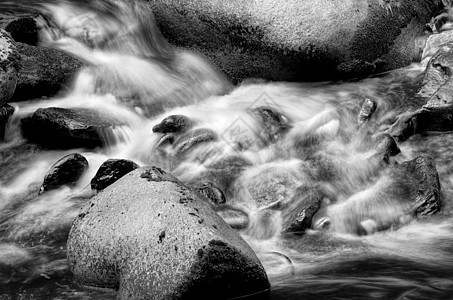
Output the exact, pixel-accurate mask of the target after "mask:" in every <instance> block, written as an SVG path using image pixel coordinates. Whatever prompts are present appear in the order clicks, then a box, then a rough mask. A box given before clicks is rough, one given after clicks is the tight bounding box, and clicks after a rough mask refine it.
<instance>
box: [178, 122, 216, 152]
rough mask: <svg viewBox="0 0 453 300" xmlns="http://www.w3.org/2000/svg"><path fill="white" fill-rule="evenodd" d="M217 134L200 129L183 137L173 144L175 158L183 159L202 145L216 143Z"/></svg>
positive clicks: (209, 130)
mask: <svg viewBox="0 0 453 300" xmlns="http://www.w3.org/2000/svg"><path fill="white" fill-rule="evenodd" d="M216 139H217V134H216V133H215V132H214V131H212V130H211V129H207V128H199V129H194V130H191V131H189V132H187V133H185V134H183V135H181V136H180V137H179V138H178V139H177V140H176V141H175V143H174V144H173V149H174V155H175V157H179V158H181V157H183V156H184V155H185V154H187V153H188V152H190V151H191V150H193V148H194V147H196V146H197V145H199V144H201V143H207V142H211V141H215V140H216Z"/></svg>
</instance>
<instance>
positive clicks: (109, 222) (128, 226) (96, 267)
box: [68, 167, 269, 300]
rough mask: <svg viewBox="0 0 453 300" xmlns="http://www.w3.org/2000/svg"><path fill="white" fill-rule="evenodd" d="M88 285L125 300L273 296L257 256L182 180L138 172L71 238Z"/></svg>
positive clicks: (71, 253) (80, 221)
mask: <svg viewBox="0 0 453 300" xmlns="http://www.w3.org/2000/svg"><path fill="white" fill-rule="evenodd" d="M68 261H69V266H70V270H71V272H72V273H73V274H74V278H75V280H76V281H77V282H78V283H79V284H82V285H85V286H91V287H97V288H111V289H115V290H118V291H119V297H118V298H119V299H123V300H124V299H138V300H139V299H156V300H159V299H230V298H235V297H243V296H247V295H255V297H258V296H259V295H262V296H263V297H266V296H267V295H268V294H269V282H268V279H267V276H266V273H265V271H264V269H263V267H262V265H261V263H260V261H259V260H258V258H257V257H256V255H255V253H254V252H253V251H252V249H251V248H250V247H249V246H248V245H247V243H245V241H244V240H242V238H241V237H240V236H239V235H238V234H237V233H236V232H235V231H234V230H233V229H232V228H231V227H230V226H228V225H227V224H226V223H225V222H224V221H223V220H222V219H221V218H220V217H219V216H218V215H217V214H216V213H215V212H214V211H213V210H212V209H211V208H210V205H209V204H207V203H205V202H203V201H202V200H200V199H199V198H198V197H197V196H196V194H194V193H193V192H192V191H191V190H190V189H189V188H187V187H185V186H184V185H183V184H181V183H180V182H179V181H178V180H177V179H176V178H174V177H173V176H171V174H168V173H166V172H164V171H162V170H160V169H159V168H156V167H143V168H140V169H136V170H134V171H132V172H130V173H128V174H127V175H125V176H123V177H122V178H121V179H119V180H118V181H116V182H115V183H113V184H112V185H110V186H109V187H107V188H106V189H104V191H103V192H102V193H99V194H98V195H96V196H95V197H93V198H92V199H91V200H90V202H89V203H87V204H86V205H85V206H84V207H83V208H82V210H81V211H80V214H79V216H78V217H77V219H76V220H75V222H74V224H73V226H72V228H71V231H70V234H69V239H68Z"/></svg>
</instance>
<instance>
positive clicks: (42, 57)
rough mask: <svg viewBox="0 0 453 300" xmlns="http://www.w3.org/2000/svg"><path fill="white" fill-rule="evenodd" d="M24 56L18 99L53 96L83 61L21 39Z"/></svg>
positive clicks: (17, 89) (14, 98)
mask: <svg viewBox="0 0 453 300" xmlns="http://www.w3.org/2000/svg"><path fill="white" fill-rule="evenodd" d="M17 50H18V51H19V54H20V57H21V59H22V63H21V69H20V72H19V75H18V81H17V87H16V91H15V93H14V96H13V100H14V101H22V100H29V99H34V98H40V97H44V96H46V97H50V96H54V95H55V94H57V93H58V92H59V91H61V90H63V89H64V88H65V87H67V86H68V83H69V81H70V80H71V78H72V77H73V76H74V75H75V74H76V72H77V71H78V70H79V69H80V67H81V66H82V63H81V62H80V61H79V60H78V59H76V58H74V57H72V56H69V55H68V54H66V53H65V52H62V51H59V50H55V49H51V48H44V47H34V46H30V45H27V44H22V43H17Z"/></svg>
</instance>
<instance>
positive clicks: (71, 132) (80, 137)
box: [21, 107, 120, 149]
mask: <svg viewBox="0 0 453 300" xmlns="http://www.w3.org/2000/svg"><path fill="white" fill-rule="evenodd" d="M117 125H120V124H119V123H118V122H117V121H115V120H112V119H110V118H108V117H106V116H103V115H101V114H100V113H98V112H95V111H91V110H88V109H80V108H77V109H76V108H73V109H66V108H58V107H49V108H40V109H38V110H36V111H35V112H34V113H33V114H32V115H31V116H28V117H26V118H24V119H22V120H21V128H22V132H23V135H24V137H25V138H27V139H28V140H29V141H30V142H33V143H37V144H40V145H44V146H47V147H51V148H65V149H66V148H77V147H85V148H95V147H100V146H102V145H103V144H105V143H106V141H107V139H108V137H109V135H112V129H113V128H114V127H115V126H117Z"/></svg>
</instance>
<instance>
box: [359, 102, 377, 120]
mask: <svg viewBox="0 0 453 300" xmlns="http://www.w3.org/2000/svg"><path fill="white" fill-rule="evenodd" d="M376 106H377V105H376V102H374V101H373V100H371V99H368V98H367V99H365V102H364V103H363V104H362V108H361V109H360V113H359V119H358V122H359V125H361V124H362V123H363V122H365V121H368V120H369V119H370V118H371V116H372V115H373V113H374V111H375V110H376Z"/></svg>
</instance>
